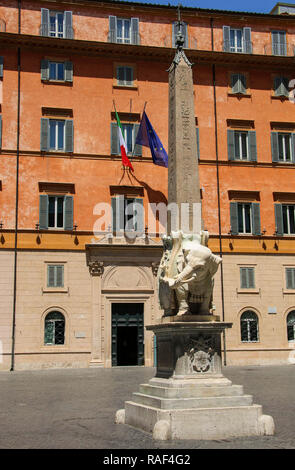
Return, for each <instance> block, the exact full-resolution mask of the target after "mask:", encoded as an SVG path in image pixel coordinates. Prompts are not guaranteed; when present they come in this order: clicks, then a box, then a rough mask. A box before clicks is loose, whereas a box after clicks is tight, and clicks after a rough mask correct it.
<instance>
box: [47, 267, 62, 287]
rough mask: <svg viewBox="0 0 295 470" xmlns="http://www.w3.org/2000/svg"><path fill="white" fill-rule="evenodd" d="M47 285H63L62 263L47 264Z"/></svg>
mask: <svg viewBox="0 0 295 470" xmlns="http://www.w3.org/2000/svg"><path fill="white" fill-rule="evenodd" d="M47 287H64V265H63V264H48V266H47Z"/></svg>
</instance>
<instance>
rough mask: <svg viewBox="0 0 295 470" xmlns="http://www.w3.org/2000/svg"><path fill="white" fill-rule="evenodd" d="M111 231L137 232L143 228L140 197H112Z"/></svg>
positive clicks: (141, 231) (140, 232)
mask: <svg viewBox="0 0 295 470" xmlns="http://www.w3.org/2000/svg"><path fill="white" fill-rule="evenodd" d="M112 227H113V232H138V233H139V234H142V233H143V230H144V211H143V199H142V198H130V197H125V196H124V195H120V196H116V197H113V198H112Z"/></svg>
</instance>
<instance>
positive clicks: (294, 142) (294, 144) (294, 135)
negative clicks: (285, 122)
mask: <svg viewBox="0 0 295 470" xmlns="http://www.w3.org/2000/svg"><path fill="white" fill-rule="evenodd" d="M291 150H292V152H291V159H292V162H293V163H295V133H294V132H293V133H292V134H291Z"/></svg>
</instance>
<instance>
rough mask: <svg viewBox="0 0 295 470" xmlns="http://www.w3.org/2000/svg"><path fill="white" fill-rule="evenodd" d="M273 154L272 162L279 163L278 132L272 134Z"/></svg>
mask: <svg viewBox="0 0 295 470" xmlns="http://www.w3.org/2000/svg"><path fill="white" fill-rule="evenodd" d="M271 153H272V161H273V162H278V161H279V134H278V132H271Z"/></svg>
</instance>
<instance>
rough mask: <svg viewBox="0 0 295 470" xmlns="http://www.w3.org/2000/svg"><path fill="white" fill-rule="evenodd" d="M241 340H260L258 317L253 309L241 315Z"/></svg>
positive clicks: (248, 341)
mask: <svg viewBox="0 0 295 470" xmlns="http://www.w3.org/2000/svg"><path fill="white" fill-rule="evenodd" d="M241 341H244V342H247V343H251V342H252V341H253V342H255V341H259V335H258V317H257V315H256V313H254V312H252V310H247V311H246V312H244V313H243V314H242V315H241Z"/></svg>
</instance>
